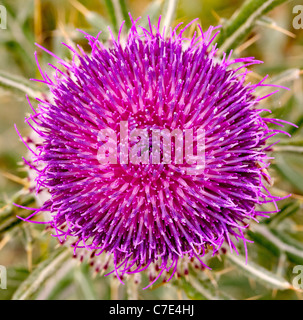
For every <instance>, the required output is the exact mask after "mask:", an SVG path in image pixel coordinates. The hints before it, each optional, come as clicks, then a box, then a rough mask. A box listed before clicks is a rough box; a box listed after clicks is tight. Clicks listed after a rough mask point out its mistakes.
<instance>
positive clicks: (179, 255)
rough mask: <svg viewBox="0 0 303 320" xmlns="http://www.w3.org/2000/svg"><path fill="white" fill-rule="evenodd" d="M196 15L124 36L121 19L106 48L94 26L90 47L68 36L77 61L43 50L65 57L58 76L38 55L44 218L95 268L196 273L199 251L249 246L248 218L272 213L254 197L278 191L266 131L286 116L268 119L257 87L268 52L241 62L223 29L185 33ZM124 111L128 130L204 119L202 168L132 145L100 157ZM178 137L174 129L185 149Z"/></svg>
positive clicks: (36, 125) (38, 157)
mask: <svg viewBox="0 0 303 320" xmlns="http://www.w3.org/2000/svg"><path fill="white" fill-rule="evenodd" d="M189 25H190V24H189ZM189 25H187V26H186V27H185V28H184V29H182V30H180V31H177V30H178V29H179V27H180V25H178V26H177V27H176V28H175V29H170V32H168V33H169V36H165V34H164V32H162V31H161V30H160V27H159V26H160V19H159V23H158V25H157V26H152V25H151V24H149V30H146V29H144V28H142V27H140V26H138V25H137V21H136V22H134V21H133V25H132V28H131V30H130V32H129V34H128V36H127V38H126V39H120V34H121V29H120V32H119V36H118V39H114V37H112V39H111V41H110V42H109V43H108V44H107V46H105V45H104V44H102V43H101V42H100V41H99V40H98V36H97V37H96V38H95V37H93V36H90V35H88V34H85V37H86V38H87V40H88V42H89V44H90V46H91V53H90V54H87V53H85V52H84V51H83V50H82V49H81V47H79V46H78V50H75V49H74V48H72V47H69V46H68V47H69V49H70V50H71V51H72V53H73V59H72V61H70V62H66V61H64V60H62V59H60V58H58V57H56V56H54V54H52V53H50V52H49V51H47V50H46V49H44V50H45V51H47V52H48V53H50V54H51V55H52V56H54V57H55V58H56V59H57V61H58V63H59V64H60V65H62V66H63V67H64V71H62V70H59V69H58V68H57V67H55V66H52V67H53V68H54V69H55V73H54V75H53V77H52V78H51V77H49V76H48V75H47V74H46V73H44V72H43V71H42V70H41V68H40V67H39V64H38V67H39V70H40V72H41V75H42V77H43V81H42V82H44V83H46V84H47V85H48V86H49V90H50V92H49V94H48V95H47V96H45V97H44V98H43V99H37V100H38V102H39V104H38V108H37V110H34V109H33V114H32V115H31V116H30V117H29V118H28V119H26V121H27V122H28V124H29V125H30V126H31V127H32V129H33V130H34V131H35V137H34V138H31V139H28V140H27V141H24V142H25V143H26V144H27V146H28V148H29V150H30V151H31V154H32V155H31V159H30V160H25V161H26V163H27V164H28V165H29V166H30V168H31V169H34V170H35V172H36V175H37V176H36V179H35V185H36V191H37V193H41V192H44V193H46V194H47V195H48V197H47V199H46V200H45V201H43V203H42V204H41V207H40V208H39V209H38V210H36V211H35V213H34V215H35V214H37V213H40V212H49V221H47V222H46V223H47V224H48V225H49V226H50V227H52V228H53V229H54V230H55V236H57V237H58V238H59V240H60V241H61V242H65V241H68V240H69V239H72V240H71V241H72V243H71V246H72V247H74V250H75V254H80V256H81V257H82V258H83V256H85V255H87V253H88V252H89V253H90V259H91V261H92V262H91V264H95V268H96V270H97V271H99V270H101V269H107V268H108V266H109V265H112V266H113V271H111V272H110V273H115V274H116V276H117V277H118V278H119V279H122V277H123V276H124V275H127V274H137V273H140V272H141V271H143V270H146V269H147V270H149V272H150V280H151V283H153V282H154V281H156V280H157V279H158V278H159V277H160V276H161V275H162V276H163V277H164V279H165V281H169V280H170V279H171V278H172V276H173V274H174V273H175V272H176V271H177V273H178V274H182V273H183V274H184V273H185V274H186V273H188V266H187V264H188V262H189V261H193V260H195V264H197V261H198V262H199V263H200V264H201V266H202V267H207V266H206V265H205V264H204V262H203V261H202V259H203V257H204V256H205V254H206V253H207V252H210V253H213V254H214V253H216V252H218V250H219V249H220V248H221V247H222V245H223V244H224V243H227V244H228V246H229V247H230V249H231V250H236V246H235V241H238V240H243V242H244V245H245V243H246V242H247V241H248V240H247V239H245V237H244V231H245V230H246V229H247V227H248V226H249V223H250V221H251V220H256V221H257V218H258V217H259V216H265V212H260V211H257V210H256V206H257V205H260V204H263V203H267V202H273V203H275V201H276V200H278V198H276V197H274V196H272V195H271V194H270V193H269V191H268V190H267V188H266V181H269V180H270V177H269V176H268V173H267V170H266V168H268V166H269V163H270V159H271V158H270V157H269V156H268V155H267V151H269V150H270V146H267V145H266V141H267V139H268V138H270V137H272V136H274V135H275V134H277V133H279V132H281V131H279V130H273V129H272V130H271V129H269V128H268V126H267V124H268V123H275V124H279V125H281V122H282V123H283V121H281V120H277V119H268V118H262V117H261V113H262V112H263V111H265V110H264V109H259V108H258V104H259V102H260V101H261V100H262V99H264V98H266V97H267V96H266V97H257V96H255V90H256V89H257V88H259V87H262V86H265V84H264V81H265V80H266V78H265V79H263V80H262V81H260V82H259V83H257V84H249V83H246V75H247V74H248V73H249V72H248V71H247V69H246V67H247V66H249V65H253V64H258V63H261V62H260V61H257V60H255V59H254V58H251V57H249V58H238V59H234V60H232V59H231V53H230V54H229V55H226V54H223V58H222V59H220V58H219V57H218V56H217V50H218V49H217V48H216V45H213V44H212V43H213V41H214V39H215V36H216V35H217V34H218V31H217V29H218V27H216V28H214V27H210V28H209V30H208V31H206V32H203V31H202V29H201V27H200V26H199V25H198V28H199V31H200V35H199V36H198V35H197V34H198V33H196V32H195V33H194V35H193V37H192V38H191V39H187V38H184V37H183V34H184V32H185V30H186V29H187V28H188V26H189ZM121 28H122V27H121ZM121 121H127V122H128V126H129V127H128V130H129V132H130V131H131V130H134V129H136V128H142V129H143V128H145V129H146V128H147V130H152V129H160V130H162V129H169V130H174V129H177V128H178V129H180V130H185V129H193V131H194V132H195V131H196V130H197V129H198V128H202V129H203V132H204V134H205V137H204V141H205V148H204V152H205V163H204V170H203V172H202V173H200V172H199V173H197V174H186V170H185V169H189V168H194V167H195V165H194V164H189V163H188V162H187V163H186V164H184V163H185V161H184V162H183V164H177V163H173V162H171V163H159V164H153V163H151V162H149V163H143V162H142V161H141V162H140V161H139V163H121V162H119V154H120V155H121V153H122V148H125V145H120V146H119V147H118V149H117V154H118V161H116V162H115V163H112V162H108V163H100V161H99V160H98V150H100V146H102V145H103V146H105V145H106V141H105V140H102V139H101V140H102V141H100V136H99V133H100V130H103V129H107V128H109V129H110V130H112V131H113V132H116V133H117V139H118V142H119V141H120V140H121V139H122V137H121V133H120V124H121ZM37 136H38V137H37ZM120 142H121V141H120ZM197 142H198V138H197ZM150 143H151V141H149V145H148V147H150ZM176 145H177V141H176V140H175V141H173V139H172V150H173V151H175V152H177V147H176ZM133 146H134V142H133V143H132V144H130V145H128V146H127V150H128V151H129V150H130V149H131V148H132V147H133ZM185 148H186V146H185ZM148 149H149V148H148ZM160 149H161V151H163V147H161V148H160ZM192 151H193V152H194V153H197V152H198V147H197V145H195V144H194V146H193V150H192ZM109 152H111V150H109ZM140 152H141V153H140ZM143 152H144V151H143V150H141V151H139V152H138V153H137V155H138V156H140V154H141V155H142V153H143ZM148 157H151V154H148ZM163 158H164V156H163V155H162V156H161V160H163ZM120 159H121V158H120ZM182 160H185V156H183V158H182ZM276 209H277V207H276ZM277 210H278V209H277ZM31 217H32V216H30V217H28V219H27V220H29V219H30V218H31ZM100 255H102V256H104V257H105V260H103V262H100V261H101V260H99V259H98V256H100ZM181 260H182V261H183V262H184V263H183V262H182V261H181ZM110 273H109V274H110ZM165 277H166V278H165ZM121 281H122V280H121Z"/></svg>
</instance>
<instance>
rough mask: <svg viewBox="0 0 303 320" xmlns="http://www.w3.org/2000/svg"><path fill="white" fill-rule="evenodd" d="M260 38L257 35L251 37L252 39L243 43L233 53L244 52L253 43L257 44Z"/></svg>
mask: <svg viewBox="0 0 303 320" xmlns="http://www.w3.org/2000/svg"><path fill="white" fill-rule="evenodd" d="M260 38H261V36H260V35H259V34H256V35H255V36H253V37H252V38H250V39H248V40H247V41H245V42H244V43H242V44H241V45H240V46H239V47H238V48H237V49H236V50H235V53H236V54H240V53H241V52H242V51H244V50H245V49H247V48H248V47H250V46H251V45H252V44H254V43H255V42H257V41H258V40H259V39H260Z"/></svg>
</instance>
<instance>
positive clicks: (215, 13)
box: [211, 10, 222, 23]
mask: <svg viewBox="0 0 303 320" xmlns="http://www.w3.org/2000/svg"><path fill="white" fill-rule="evenodd" d="M211 14H212V15H213V16H214V18H215V19H216V20H217V21H218V22H219V23H220V22H221V21H222V18H221V17H220V16H219V15H218V13H217V12H216V11H215V10H211Z"/></svg>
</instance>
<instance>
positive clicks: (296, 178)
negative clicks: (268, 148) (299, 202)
mask: <svg viewBox="0 0 303 320" xmlns="http://www.w3.org/2000/svg"><path fill="white" fill-rule="evenodd" d="M285 159H287V161H286V160H285ZM275 161H276V162H275V163H274V164H272V166H273V168H275V169H276V170H277V171H278V173H279V174H280V175H281V176H282V177H283V178H284V179H286V180H288V181H289V182H290V183H291V184H292V185H293V186H294V187H295V188H296V189H297V190H298V191H300V192H301V193H303V183H302V181H303V173H301V172H299V171H298V170H296V169H294V164H295V163H294V161H295V158H294V156H292V157H290V156H288V157H286V156H285V157H282V156H281V155H280V154H277V155H275ZM300 162H301V163H302V160H301V161H300Z"/></svg>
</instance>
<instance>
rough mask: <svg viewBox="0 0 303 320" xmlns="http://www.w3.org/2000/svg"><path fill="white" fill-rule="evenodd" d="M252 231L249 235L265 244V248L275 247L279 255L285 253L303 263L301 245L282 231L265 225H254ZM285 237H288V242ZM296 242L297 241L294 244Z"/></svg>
mask: <svg viewBox="0 0 303 320" xmlns="http://www.w3.org/2000/svg"><path fill="white" fill-rule="evenodd" d="M251 229H252V231H251V232H249V236H250V237H251V238H252V239H253V240H256V242H258V243H259V244H261V245H263V246H264V247H265V248H267V249H269V250H270V251H272V252H273V253H274V251H273V250H272V249H273V248H275V253H278V255H280V254H282V253H285V254H286V256H287V258H288V259H289V260H290V261H292V262H294V263H298V264H303V250H302V247H301V246H298V243H297V242H296V241H295V240H294V239H291V242H290V239H289V237H286V235H285V234H283V232H282V231H277V232H276V231H274V230H273V229H269V228H268V227H266V226H265V225H257V224H253V225H252V228H251ZM285 239H288V241H287V242H286V241H285ZM294 243H296V244H295V245H294Z"/></svg>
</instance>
